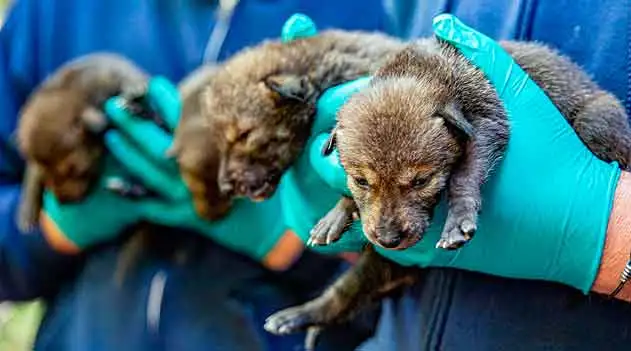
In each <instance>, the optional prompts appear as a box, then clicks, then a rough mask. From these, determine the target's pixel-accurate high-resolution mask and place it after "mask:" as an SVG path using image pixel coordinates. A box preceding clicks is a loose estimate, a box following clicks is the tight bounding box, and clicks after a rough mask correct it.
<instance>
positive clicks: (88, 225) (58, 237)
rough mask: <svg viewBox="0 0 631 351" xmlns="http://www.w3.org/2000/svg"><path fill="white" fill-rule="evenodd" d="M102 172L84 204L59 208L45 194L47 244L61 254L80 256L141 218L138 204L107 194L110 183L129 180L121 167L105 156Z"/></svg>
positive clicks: (109, 192)
mask: <svg viewBox="0 0 631 351" xmlns="http://www.w3.org/2000/svg"><path fill="white" fill-rule="evenodd" d="M103 168H104V169H103V174H102V175H101V177H100V178H99V179H98V181H97V184H96V185H95V186H94V187H93V189H92V190H91V192H90V193H89V194H88V195H87V196H86V198H85V199H84V200H83V201H81V202H78V203H72V204H60V203H59V202H58V201H57V199H56V198H55V196H54V195H53V194H52V193H51V192H48V191H45V192H44V200H43V213H42V216H41V225H42V229H43V232H44V234H45V236H46V238H47V240H48V241H49V243H50V244H51V246H52V247H54V248H55V249H57V250H58V251H61V252H65V253H77V252H80V251H82V250H83V249H85V248H87V247H89V246H91V245H94V244H97V243H101V242H105V241H108V240H110V239H113V238H115V237H116V236H117V235H118V234H120V233H121V232H122V231H123V230H124V229H125V227H127V226H129V225H132V224H134V223H136V222H138V221H139V220H140V218H141V217H142V215H141V208H139V207H138V202H137V201H135V200H133V199H131V198H126V197H121V196H118V195H116V194H114V193H113V192H111V191H110V190H107V184H108V183H109V182H110V181H112V180H117V181H123V180H124V179H125V178H126V175H127V173H126V172H125V171H124V170H123V168H122V167H121V166H120V164H119V163H118V162H116V161H115V160H114V159H113V158H111V157H109V156H106V157H105V160H104V167H103Z"/></svg>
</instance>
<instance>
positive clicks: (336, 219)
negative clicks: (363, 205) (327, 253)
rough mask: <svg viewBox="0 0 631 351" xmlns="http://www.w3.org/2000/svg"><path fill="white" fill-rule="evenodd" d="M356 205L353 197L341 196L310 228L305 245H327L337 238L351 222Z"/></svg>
mask: <svg viewBox="0 0 631 351" xmlns="http://www.w3.org/2000/svg"><path fill="white" fill-rule="evenodd" d="M356 212H357V205H356V204H355V201H353V199H351V198H348V197H342V198H341V199H340V201H338V202H337V204H336V205H335V207H333V208H332V209H331V210H330V211H329V212H328V213H327V214H326V216H324V217H322V219H320V221H319V222H318V223H317V224H316V225H315V227H313V229H311V233H310V234H311V237H310V238H309V241H308V242H307V245H328V244H330V243H333V242H335V241H337V240H339V239H340V238H341V237H342V234H343V233H344V231H345V230H346V229H347V228H348V226H350V225H351V224H352V223H353V215H354V214H355V213H356Z"/></svg>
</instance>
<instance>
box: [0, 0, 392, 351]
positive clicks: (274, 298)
mask: <svg viewBox="0 0 631 351" xmlns="http://www.w3.org/2000/svg"><path fill="white" fill-rule="evenodd" d="M217 3H218V2H217V1H212V0H169V1H151V0H142V1H141V0H139V1H128V0H107V1H96V0H55V1H52V0H51V1H48V0H43V1H35V0H20V1H17V2H16V3H15V5H14V7H13V9H12V10H11V12H10V14H9V17H8V18H7V21H6V23H5V24H4V26H3V28H2V31H1V32H0V109H2V118H1V119H0V140H1V143H0V146H1V147H2V148H1V149H0V213H1V215H0V301H2V300H27V299H31V298H34V297H42V298H45V299H46V300H47V301H48V310H47V313H46V316H45V319H44V322H43V324H42V327H41V328H40V332H39V334H38V338H37V343H36V349H45V350H114V349H116V350H125V349H129V350H142V349H151V350H154V349H177V350H179V349H182V350H194V349H204V350H213V349H214V350H222V351H223V350H261V349H264V346H263V345H264V344H265V343H264V342H263V341H262V340H261V339H263V338H267V339H269V340H273V342H274V343H273V344H269V343H268V346H269V348H270V349H273V350H289V349H293V347H294V346H295V345H299V344H301V343H302V339H301V336H300V335H299V336H297V337H294V338H277V337H272V336H270V335H269V334H267V333H264V332H263V331H262V328H261V326H262V325H263V321H262V319H261V318H260V317H261V316H260V313H257V312H256V311H257V309H260V307H261V306H260V305H263V306H262V308H264V309H265V310H266V311H267V310H269V309H279V308H281V307H286V306H288V305H291V304H295V303H298V302H301V301H304V300H306V299H307V297H309V296H312V295H313V294H314V293H315V292H316V291H318V290H319V289H320V288H321V287H322V286H323V285H324V284H325V282H327V280H328V279H329V277H330V275H331V274H332V272H333V271H335V270H336V269H337V267H338V264H339V263H338V261H331V260H330V259H324V258H320V257H315V256H313V255H312V254H308V255H306V256H305V257H303V259H302V261H301V262H299V264H298V265H297V267H295V268H293V269H292V270H290V271H289V272H287V273H283V274H271V273H270V272H267V271H265V270H263V269H261V267H260V266H259V265H258V264H257V263H255V262H252V261H250V260H249V259H247V258H245V257H243V256H241V255H239V254H237V253H233V252H230V251H228V250H227V249H224V248H221V247H219V246H217V245H214V244H213V243H211V242H209V241H208V240H206V239H201V238H197V237H196V236H194V235H189V234H187V233H184V232H181V231H175V230H172V229H165V230H164V232H165V233H164V236H169V237H170V238H171V239H173V238H178V240H181V241H182V242H181V243H175V242H172V243H171V244H170V245H172V246H174V245H181V246H185V247H192V248H194V250H193V249H191V250H192V251H194V252H196V253H197V254H195V255H192V256H193V258H191V259H190V261H188V262H187V263H185V264H184V265H182V266H175V265H172V264H170V263H169V262H170V261H168V260H164V259H161V257H156V258H155V259H154V260H148V261H147V262H144V263H143V265H142V266H141V267H140V269H139V272H138V273H137V275H133V276H130V278H129V279H130V281H129V282H128V283H126V285H125V286H123V287H122V288H120V289H118V288H116V286H115V285H113V284H112V280H111V277H112V272H113V270H114V267H115V263H116V253H117V251H118V250H117V249H118V247H119V245H117V244H118V243H109V245H108V244H106V245H103V246H102V247H99V248H94V249H93V250H90V252H87V253H85V254H84V255H79V256H63V255H60V254H58V253H55V252H53V251H52V250H51V249H50V248H49V247H48V246H47V244H46V243H45V242H44V240H43V238H42V236H41V233H39V232H35V233H31V234H29V235H22V234H20V233H19V232H18V231H17V229H16V226H15V223H14V220H13V219H14V215H15V209H16V204H17V202H18V200H19V190H20V185H19V182H20V180H21V176H22V172H23V168H24V167H23V161H22V160H21V158H20V156H19V154H18V152H17V151H16V148H15V145H14V142H13V139H12V133H13V131H14V129H15V127H16V119H17V118H16V117H17V114H18V111H19V108H20V106H21V105H22V104H23V103H24V101H25V99H26V98H27V96H28V95H29V93H31V92H32V91H33V89H34V88H35V87H36V86H37V84H39V83H40V82H41V81H42V80H43V79H44V78H45V77H46V76H47V75H48V74H50V73H51V72H52V71H54V70H55V69H56V68H57V67H59V66H60V65H61V64H63V63H64V62H66V61H68V60H70V59H73V58H75V57H77V56H79V55H82V54H86V53H89V52H93V51H112V52H117V53H120V54H123V55H125V56H127V57H129V58H130V59H131V60H133V61H135V62H136V63H137V64H138V65H140V66H141V67H143V68H144V69H145V70H147V71H148V72H149V73H151V74H159V75H163V76H166V77H167V78H169V79H171V80H172V81H178V80H180V79H181V78H182V77H183V76H185V74H187V73H188V72H190V71H192V70H193V69H195V68H196V67H198V66H199V65H200V64H201V63H202V58H203V54H204V50H205V48H206V44H207V41H208V39H209V35H210V33H211V30H212V29H213V27H214V24H215V18H214V13H215V9H216V7H217ZM295 12H303V13H306V14H308V15H309V16H311V17H312V18H313V19H314V20H315V21H316V22H317V23H318V24H319V26H320V27H321V28H327V27H337V28H346V29H370V30H375V29H377V30H379V29H382V30H383V29H384V28H385V27H386V16H385V15H384V11H383V8H382V6H381V1H380V0H369V1H361V2H340V1H332V0H324V1H319V2H314V1H295V0H279V1H261V0H244V1H241V2H240V3H239V4H238V5H237V8H236V10H235V12H234V15H233V19H232V26H231V28H230V30H229V31H228V33H227V37H226V39H225V42H224V44H223V46H222V50H221V52H220V54H219V59H220V60H221V59H224V58H226V57H228V56H229V55H231V54H234V53H235V52H236V51H238V50H239V49H241V48H242V47H244V46H246V45H249V44H254V43H257V42H259V41H261V40H262V39H264V38H269V37H278V36H279V35H280V30H281V26H282V24H283V23H284V21H285V20H286V19H287V18H288V17H289V16H290V15H291V14H293V13H295ZM359 13H361V15H358V14H359ZM191 241H192V242H194V244H191V243H190V242H191ZM198 251H201V252H198ZM296 276H301V277H303V279H305V280H304V281H303V280H298V282H297V281H296V278H295V277H296ZM296 287H298V288H296ZM255 292H256V293H258V295H257V294H255ZM255 295H257V296H255ZM155 301H158V304H157V308H156V307H155V306H154V304H155ZM245 304H252V305H254V306H253V308H254V312H253V313H254V314H255V316H254V317H252V316H250V315H248V314H247V313H248V311H249V309H247V308H245V307H244V305H245ZM263 317H264V316H263ZM343 339H344V340H343V341H344V342H348V343H352V342H356V340H355V341H353V337H346V338H343ZM346 345H347V346H340V344H338V345H336V346H335V347H333V348H332V349H348V348H349V347H351V346H349V345H350V344H346Z"/></svg>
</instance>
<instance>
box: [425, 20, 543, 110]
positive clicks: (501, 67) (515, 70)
mask: <svg viewBox="0 0 631 351" xmlns="http://www.w3.org/2000/svg"><path fill="white" fill-rule="evenodd" d="M433 27H434V34H436V36H437V37H438V38H440V39H443V40H445V41H447V42H448V43H450V44H451V45H453V46H455V47H456V48H457V49H458V51H460V53H462V54H463V55H464V56H465V57H467V58H468V59H469V60H470V61H471V62H472V63H473V64H474V65H476V66H477V67H479V68H480V69H481V70H482V71H483V72H484V73H485V74H486V76H487V78H488V79H489V80H490V81H491V83H493V85H494V86H495V89H496V90H497V92H498V95H499V96H500V97H501V98H502V99H503V100H507V99H514V98H519V95H520V93H521V92H523V91H524V89H525V86H526V85H527V84H526V83H527V82H528V81H529V80H530V79H529V77H528V75H527V74H526V72H524V71H523V70H522V69H521V67H520V66H519V65H518V64H517V63H516V62H515V61H514V60H513V58H512V57H511V56H510V55H509V54H508V53H507V52H506V51H505V50H504V49H503V48H502V47H501V46H500V45H499V44H498V43H497V42H495V41H494V40H493V39H491V38H489V37H487V36H486V35H484V34H482V33H480V32H478V31H476V30H475V29H473V28H471V27H469V26H467V25H466V24H464V23H462V21H460V20H459V19H458V18H457V17H455V16H453V15H451V14H441V15H438V16H436V17H434V21H433Z"/></svg>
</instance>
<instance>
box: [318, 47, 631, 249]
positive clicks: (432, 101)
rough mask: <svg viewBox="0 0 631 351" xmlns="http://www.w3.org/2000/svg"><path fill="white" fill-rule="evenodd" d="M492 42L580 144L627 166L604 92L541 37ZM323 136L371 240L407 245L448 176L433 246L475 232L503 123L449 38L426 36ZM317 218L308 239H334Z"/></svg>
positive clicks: (417, 235)
mask: <svg viewBox="0 0 631 351" xmlns="http://www.w3.org/2000/svg"><path fill="white" fill-rule="evenodd" d="M501 45H502V46H503V47H504V48H505V49H506V50H507V51H508V52H509V53H510V54H511V55H512V56H513V57H514V58H515V60H516V62H517V63H518V64H520V65H521V66H522V67H523V69H524V70H525V71H526V72H527V73H529V74H530V76H531V77H532V79H533V80H534V81H535V82H536V83H537V84H539V85H540V86H541V87H542V89H543V90H544V91H545V92H546V93H547V94H548V96H549V97H550V99H551V100H552V101H553V102H554V104H555V105H556V106H557V107H558V108H559V110H560V111H561V113H562V114H563V115H564V116H565V117H566V119H567V120H568V122H569V123H570V124H571V125H572V127H573V128H574V129H575V130H576V132H577V134H578V135H579V136H580V138H581V139H582V140H583V141H584V142H585V144H586V145H587V146H588V147H589V148H590V150H592V151H593V152H594V153H595V154H596V155H597V156H598V157H600V158H601V159H603V160H606V161H618V162H619V164H620V165H621V166H622V167H624V168H627V167H628V166H629V161H630V159H629V157H630V155H631V130H630V128H629V124H628V120H627V116H626V113H625V111H624V108H623V107H622V105H621V104H620V103H619V102H618V101H617V100H616V98H615V97H614V96H613V95H611V94H610V93H607V92H605V91H603V90H602V89H600V88H599V87H598V86H597V85H596V84H595V83H594V82H593V81H592V80H591V79H590V78H589V77H588V76H587V75H586V74H585V73H584V72H583V71H582V70H581V69H580V68H579V67H578V66H576V65H575V64H574V63H572V62H571V61H570V60H568V59H567V58H565V57H563V56H561V55H559V54H558V53H556V52H554V51H553V50H551V49H549V48H547V47H545V46H543V45H539V44H534V43H523V42H502V43H501ZM333 135H337V145H338V149H339V153H340V160H341V162H342V165H343V166H344V168H345V169H346V171H347V172H348V174H349V182H348V186H349V189H350V190H351V192H352V194H353V199H354V201H355V203H356V204H357V207H358V209H359V212H360V217H361V218H362V224H363V230H364V233H365V234H366V235H367V237H368V239H369V240H370V241H371V242H372V243H374V244H376V245H380V246H382V247H385V248H396V249H404V248H407V247H410V246H412V245H414V244H415V243H416V242H417V241H418V240H420V239H421V237H422V234H423V233H424V231H425V229H426V228H427V226H428V225H429V221H430V218H431V215H432V210H433V208H434V206H435V204H436V202H437V200H438V197H439V196H440V195H441V193H442V190H443V189H445V187H447V184H449V186H448V187H447V190H448V201H449V212H448V216H447V220H446V223H445V226H444V229H443V233H442V235H441V240H440V241H439V242H438V244H437V246H438V247H442V248H446V249H456V248H458V247H460V246H461V245H463V244H464V243H465V242H466V241H468V240H470V239H471V237H473V234H474V233H475V230H476V222H477V215H478V211H479V209H480V203H481V198H480V186H481V185H482V183H483V182H484V180H485V179H486V176H487V175H488V173H489V171H490V169H491V168H492V167H493V165H494V164H495V163H496V162H497V160H498V159H499V158H500V157H501V156H502V154H503V151H504V148H505V146H506V143H507V141H508V123H507V120H506V114H505V111H504V108H503V105H502V103H501V101H500V100H499V98H498V97H497V94H496V92H495V90H494V89H493V87H492V86H491V85H490V83H489V82H488V81H487V80H486V79H485V77H484V75H483V73H482V72H481V71H479V70H477V69H475V68H474V67H473V66H472V65H471V64H469V63H468V61H466V59H465V58H464V57H462V56H461V55H459V54H458V52H457V51H456V50H455V49H454V48H453V47H451V46H449V45H448V44H445V43H439V42H437V41H436V40H429V39H428V40H421V41H419V42H417V43H415V44H414V45H412V46H410V47H409V48H407V49H405V50H403V51H402V52H400V53H399V54H397V56H396V57H395V58H394V59H393V60H392V61H391V62H389V63H388V64H387V65H385V66H384V67H382V68H381V69H380V70H379V71H378V72H377V74H376V75H375V78H374V80H373V81H372V84H371V86H370V87H369V88H367V89H365V90H364V91H362V92H360V93H358V94H356V95H355V96H353V97H352V98H351V99H350V100H349V102H348V103H347V104H345V105H344V106H343V107H342V108H341V109H340V112H339V114H338V125H337V128H336V132H335V133H333ZM348 201H349V200H347V199H344V200H342V202H345V203H347V202H348ZM340 210H345V211H346V212H344V215H340V214H339V212H340ZM354 210H356V208H354V207H353V206H346V207H345V208H342V209H341V208H340V207H337V208H336V209H334V210H333V213H337V218H344V220H343V221H351V215H352V212H353V211H354ZM331 216H332V214H329V218H330V217H331ZM327 219H328V218H325V220H324V227H325V228H324V229H323V230H321V231H315V232H314V233H315V234H316V238H314V240H312V241H313V242H315V243H323V242H331V241H335V240H337V239H338V238H339V236H340V233H341V232H340V231H339V230H338V231H334V230H331V229H330V228H329V230H327V231H326V232H325V230H326V224H327V223H332V224H335V228H339V224H338V223H335V222H333V221H328V222H327ZM339 222H342V221H339ZM320 225H321V226H322V223H321V224H320ZM323 234H326V235H323Z"/></svg>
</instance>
